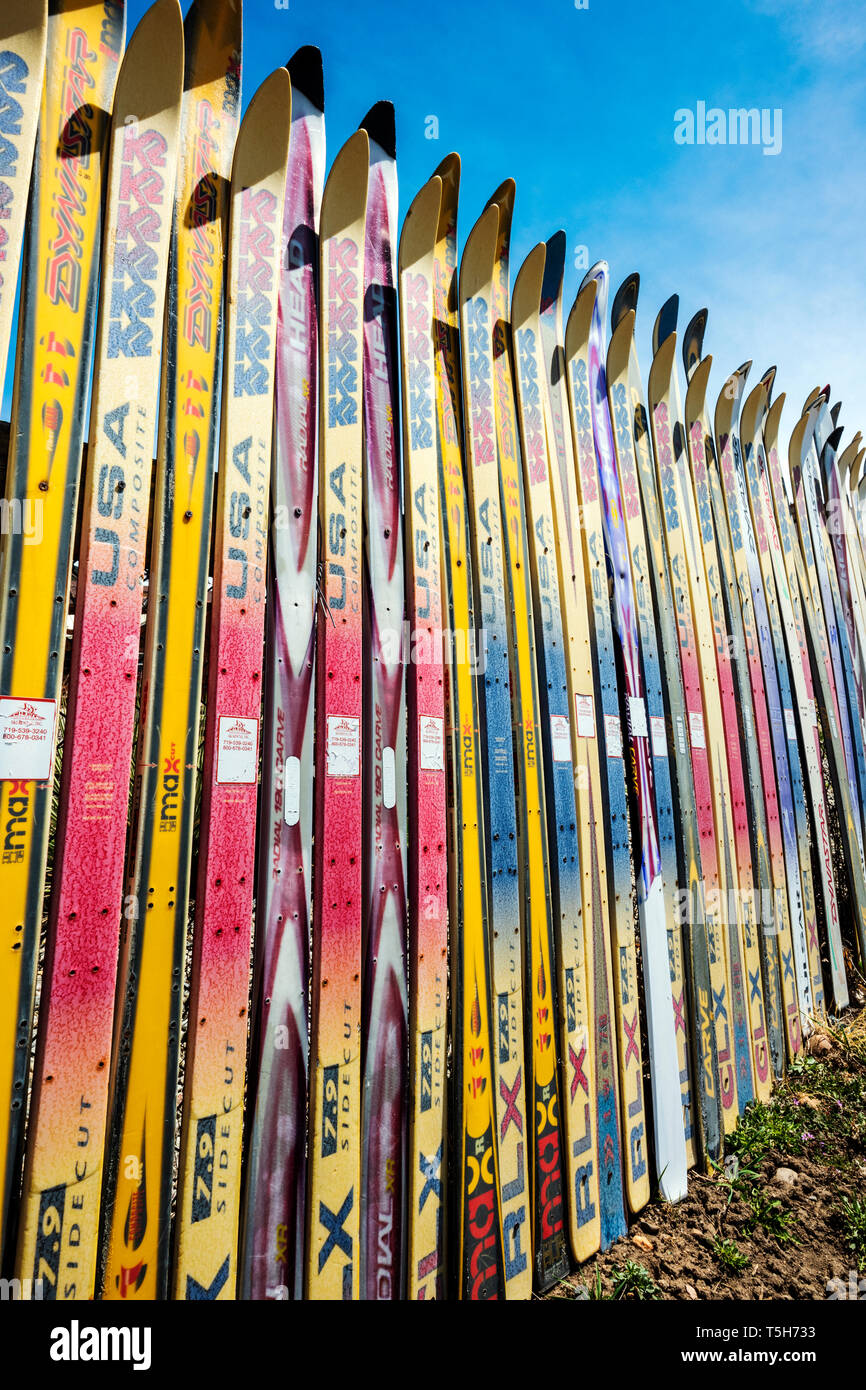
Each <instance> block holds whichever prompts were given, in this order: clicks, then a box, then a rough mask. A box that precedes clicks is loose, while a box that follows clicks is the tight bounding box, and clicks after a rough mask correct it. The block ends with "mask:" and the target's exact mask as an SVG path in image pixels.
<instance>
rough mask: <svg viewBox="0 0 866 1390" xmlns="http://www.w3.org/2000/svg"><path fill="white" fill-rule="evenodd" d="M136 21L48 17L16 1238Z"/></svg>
mask: <svg viewBox="0 0 866 1390" xmlns="http://www.w3.org/2000/svg"><path fill="white" fill-rule="evenodd" d="M124 30H125V16H124V10H123V4H122V3H119V2H118V0H91V3H84V4H82V3H81V0H56V3H55V4H54V5H53V6H52V8H51V12H50V16H49V21H48V35H47V49H46V77H45V84H44V87H43V92H42V106H41V115H40V124H39V135H38V137H37V143H36V154H35V159H34V182H33V195H32V197H31V201H30V216H29V231H28V247H27V255H26V257H25V265H24V272H23V283H22V290H21V309H20V317H19V351H18V356H17V361H16V367H15V393H14V398H13V405H12V426H11V434H10V449H9V459H8V463H7V469H6V504H7V509H10V508H11V509H12V510H13V511H18V512H19V514H20V515H21V516H22V517H23V516H25V515H26V516H27V517H28V518H32V519H33V520H34V521H35V522H38V536H39V538H40V544H38V545H37V544H35V543H34V542H35V539H36V535H37V532H34V531H31V533H30V534H29V535H25V534H24V532H23V528H22V529H19V530H14V529H13V530H12V531H11V532H10V534H9V535H7V536H5V537H4V544H3V549H2V555H0V632H2V642H0V647H2V653H0V820H2V824H3V825H4V827H6V829H5V834H4V842H3V849H2V858H0V862H2V866H3V902H2V908H0V939H2V941H3V943H4V946H3V968H2V973H0V999H2V1004H0V1098H2V1108H3V1114H4V1119H3V1123H2V1125H0V1172H2V1181H3V1196H2V1211H0V1222H2V1229H0V1244H3V1243H5V1241H6V1240H7V1239H8V1233H7V1231H6V1215H7V1211H8V1203H9V1198H10V1195H11V1192H12V1188H13V1185H14V1184H15V1182H16V1180H17V1176H18V1170H19V1165H20V1159H21V1141H22V1137H23V1134H22V1131H23V1121H24V1115H25V1111H26V1108H27V1105H26V1101H27V1092H26V1085H27V1071H28V1068H29V1063H30V1045H29V1044H30V1031H31V1016H32V1011H33V994H34V986H35V980H36V964H37V953H38V947H39V933H40V928H41V925H42V898H43V892H44V887H45V869H46V859H47V854H48V834H49V824H50V812H51V791H52V778H53V764H54V739H55V731H56V727H57V719H58V712H59V704H60V694H61V678H62V671H63V659H64V647H65V633H66V609H67V602H68V597H69V585H70V576H71V570H72V545H73V536H74V531H75V518H76V508H77V501H78V478H79V472H80V468H81V457H82V450H83V430H84V408H85V401H86V397H87V390H88V385H89V377H90V366H91V362H92V354H93V337H94V328H95V320H96V284H97V261H98V255H99V238H100V227H101V215H102V193H103V185H104V175H105V159H106V152H107V145H108V126H109V118H108V114H107V113H108V112H109V111H110V110H111V103H112V97H113V93H114V83H115V79H116V76H117V68H118V65H119V62H120V57H121V52H122V49H123V40H124ZM85 93H86V100H85V96H84V94H85ZM67 204H68V206H67ZM21 634H23V635H24V640H20V635H21ZM46 1201H47V1204H48V1205H49V1206H50V1205H51V1203H50V1201H48V1199H46ZM67 1235H68V1227H67ZM58 1253H59V1247H58ZM52 1272H56V1271H54V1268H53V1266H52Z"/></svg>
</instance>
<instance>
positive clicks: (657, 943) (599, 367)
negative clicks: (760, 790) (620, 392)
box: [583, 261, 687, 1201]
mask: <svg viewBox="0 0 866 1390" xmlns="http://www.w3.org/2000/svg"><path fill="white" fill-rule="evenodd" d="M591 283H594V284H595V302H594V305H593V311H592V321H591V324H590V330H589V397H590V413H591V415H592V422H593V436H594V439H595V453H596V461H597V465H598V477H599V482H600V483H601V496H602V524H603V528H604V538H605V547H606V555H607V563H608V569H609V572H610V574H611V576H612V580H613V605H612V606H613V612H614V618H615V622H616V629H617V636H618V639H619V645H620V655H621V660H622V671H623V682H624V686H625V699H626V715H627V718H626V729H627V732H628V743H629V770H628V776H627V784H628V789H629V795H630V801H631V810H632V816H633V823H634V825H635V826H636V827H639V832H638V830H636V832H635V840H636V841H637V840H638V839H639V849H637V856H638V857H637V860H636V868H635V880H636V887H637V904H638V923H639V926H640V932H641V947H642V949H641V963H642V969H643V979H644V997H645V999H646V1012H647V1039H648V1047H649V1053H650V1058H649V1061H650V1072H651V1078H652V1090H653V1129H654V1135H655V1164H656V1176H657V1179H658V1182H659V1187H660V1190H661V1192H662V1195H663V1196H664V1197H665V1199H666V1200H667V1201H679V1200H680V1198H682V1197H684V1196H685V1195H686V1190H687V1178H686V1170H687V1156H686V1140H685V1130H684V1127H683V1119H682V1111H681V1104H680V1078H679V1064H678V1059H677V1045H676V1032H675V1023H674V1009H673V1003H672V1000H671V989H670V970H669V964H668V939H669V938H668V929H669V927H672V926H673V925H674V917H673V909H674V900H673V898H672V897H671V898H670V899H669V901H668V902H667V903H666V902H665V892H664V878H663V874H662V849H661V830H662V825H661V818H660V816H659V813H658V810H657V805H656V798H657V783H656V771H657V768H656V764H657V763H658V764H659V770H660V772H661V778H662V783H661V784H660V785H659V787H658V795H659V796H661V795H662V788H663V791H664V795H665V797H666V802H667V805H668V807H669V808H670V809H671V810H672V799H671V793H670V779H669V775H668V760H667V752H668V750H667V736H666V730H665V737H664V738H661V737H660V730H659V728H658V725H656V733H657V735H659V736H658V737H657V738H656V744H655V747H653V745H652V744H651V743H650V736H651V729H652V725H651V723H650V719H651V718H652V717H655V718H656V719H661V720H662V728H663V727H664V714H663V709H664V706H663V703H662V695H661V679H660V676H659V671H658V652H657V645H656V635H655V628H654V626H653V623H652V617H651V613H650V611H649V610H648V608H647V604H648V602H649V594H648V586H647V585H646V582H645V569H644V561H645V555H643V554H642V553H641V554H640V556H639V557H638V556H636V555H635V553H634V551H633V549H632V547H631V544H630V537H629V533H628V529H627V522H626V517H627V514H628V513H631V520H632V521H633V522H634V521H635V520H636V518H637V517H639V515H640V499H639V493H638V489H637V479H636V477H635V476H634V472H633V470H632V472H631V473H630V474H629V475H626V474H625V473H624V472H623V471H622V467H621V462H620V460H619V458H618V454H617V446H616V443H615V440H614V429H613V416H612V413H611V408H610V403H609V401H608V386H607V370H606V367H607V347H606V323H607V304H608V293H609V285H610V275H609V271H608V267H607V263H606V262H605V261H599V262H598V264H597V265H595V266H593V267H592V269H591V270H589V271H588V272H587V274H586V276H585V277H584V281H583V284H584V286H587V285H589V284H591ZM629 484H630V486H628V485H629ZM638 558H639V559H640V561H641V567H640V568H638ZM642 638H645V640H646V647H645V648H644V644H643V641H642ZM650 681H652V686H653V690H652V700H651V699H650V690H649V686H650ZM666 828H669V833H670V835H671V839H672V837H673V831H672V824H670V826H669V827H666Z"/></svg>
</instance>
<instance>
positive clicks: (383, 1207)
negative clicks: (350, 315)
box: [360, 101, 408, 1299]
mask: <svg viewBox="0 0 866 1390" xmlns="http://www.w3.org/2000/svg"><path fill="white" fill-rule="evenodd" d="M361 124H362V128H363V129H364V130H366V131H367V134H368V135H369V137H370V176H369V184H368V189H367V228H366V241H365V255H364V458H365V480H364V499H365V502H364V515H365V528H364V529H365V536H366V548H365V555H366V586H365V599H366V605H367V607H366V614H367V622H368V642H367V645H366V647H365V654H364V658H365V668H364V669H365V690H364V708H365V724H364V737H363V743H364V747H365V748H366V750H367V757H366V760H365V763H364V808H365V816H366V827H367V828H366V832H365V842H366V850H365V856H364V861H365V879H364V882H365V895H364V901H365V940H364V953H365V964H364V1006H363V1019H364V1022H363V1030H364V1039H363V1047H364V1060H363V1089H362V1104H361V1134H362V1143H363V1152H362V1158H361V1181H362V1187H361V1252H360V1253H361V1269H360V1279H361V1291H362V1296H363V1297H364V1298H367V1299H395V1298H401V1297H402V1296H403V1281H404V1269H403V1263H404V1261H403V1245H404V1236H405V1231H404V1223H405V1217H404V1208H405V1190H406V1189H405V1181H406V1087H407V1080H408V1078H407V1070H406V1069H407V1066H408V1017H407V1012H408V1004H407V994H406V920H407V919H406V699H405V694H406V671H405V665H404V661H405V658H404V654H403V620H404V604H405V598H404V582H403V517H402V496H403V494H402V477H401V467H400V401H399V381H398V375H399V371H398V350H397V291H396V285H395V274H394V264H393V260H394V248H393V242H394V239H395V238H396V235H397V165H396V140H395V131H394V108H393V106H392V105H391V103H390V102H389V101H380V102H378V103H377V104H376V106H374V107H373V108H372V110H371V111H370V112H368V114H367V115H366V116H365V117H364V120H363V121H362V123H361Z"/></svg>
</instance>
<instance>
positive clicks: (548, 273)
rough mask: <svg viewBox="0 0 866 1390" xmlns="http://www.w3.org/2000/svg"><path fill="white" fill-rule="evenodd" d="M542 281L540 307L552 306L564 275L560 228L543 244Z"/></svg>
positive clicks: (562, 235) (563, 245)
mask: <svg viewBox="0 0 866 1390" xmlns="http://www.w3.org/2000/svg"><path fill="white" fill-rule="evenodd" d="M544 252H545V261H544V279H543V280H542V282H541V306H542V308H544V307H545V305H548V304H552V303H553V301H554V300H555V299H556V298H557V296H558V295H559V294H560V292H561V290H562V280H563V276H564V275H565V232H564V231H563V230H562V228H560V230H559V231H558V232H554V233H553V236H552V237H548V239H547V241H546V242H545V243H544Z"/></svg>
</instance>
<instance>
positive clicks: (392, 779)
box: [382, 748, 397, 811]
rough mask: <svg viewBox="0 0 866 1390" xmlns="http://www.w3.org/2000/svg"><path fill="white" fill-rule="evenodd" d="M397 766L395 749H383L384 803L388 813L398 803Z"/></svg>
mask: <svg viewBox="0 0 866 1390" xmlns="http://www.w3.org/2000/svg"><path fill="white" fill-rule="evenodd" d="M396 768H397V764H396V762H395V759H394V749H393V748H383V749H382V802H383V805H384V807H385V810H386V811H390V810H391V807H392V806H394V805H396V802H397V771H396Z"/></svg>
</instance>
